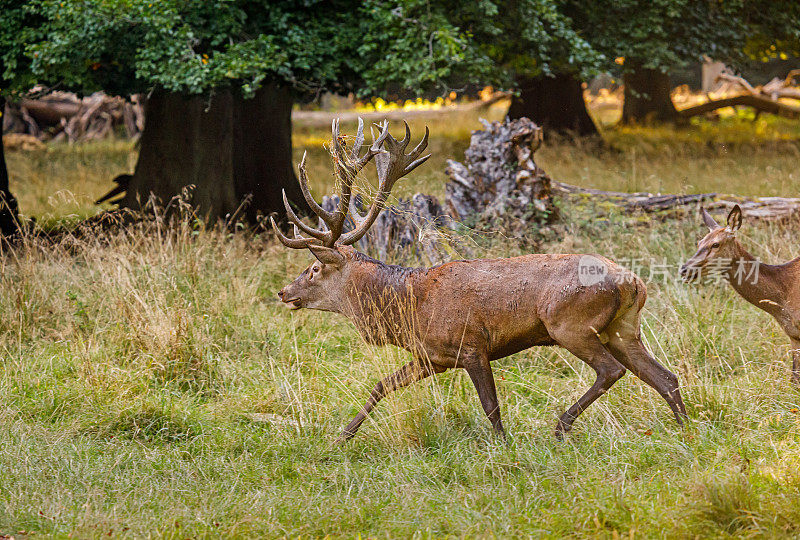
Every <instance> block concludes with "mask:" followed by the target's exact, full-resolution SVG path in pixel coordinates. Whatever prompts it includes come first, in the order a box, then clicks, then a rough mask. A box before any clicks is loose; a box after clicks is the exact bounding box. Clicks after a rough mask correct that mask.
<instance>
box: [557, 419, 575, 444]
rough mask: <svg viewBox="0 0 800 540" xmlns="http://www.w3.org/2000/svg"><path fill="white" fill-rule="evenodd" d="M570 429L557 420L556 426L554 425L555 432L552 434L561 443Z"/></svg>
mask: <svg viewBox="0 0 800 540" xmlns="http://www.w3.org/2000/svg"><path fill="white" fill-rule="evenodd" d="M571 429H572V426H568V425H566V424H564V423H562V422H561V421H560V420H559V422H558V424H556V430H555V432H554V433H553V434H554V435H555V436H556V439H558V440H559V441H563V440H564V438H565V437H566V436H567V433H569V431H570V430H571Z"/></svg>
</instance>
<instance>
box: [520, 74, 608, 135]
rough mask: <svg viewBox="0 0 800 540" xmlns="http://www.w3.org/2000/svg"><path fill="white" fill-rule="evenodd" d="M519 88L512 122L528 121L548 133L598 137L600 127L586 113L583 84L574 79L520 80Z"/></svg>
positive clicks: (537, 78)
mask: <svg viewBox="0 0 800 540" xmlns="http://www.w3.org/2000/svg"><path fill="white" fill-rule="evenodd" d="M517 84H518V85H519V90H520V93H519V96H514V97H513V98H512V99H511V106H510V107H509V108H508V117H509V119H511V120H517V119H519V118H523V117H525V118H528V119H530V120H533V121H534V122H535V123H536V124H538V125H539V126H541V127H543V128H544V130H545V133H548V132H551V131H555V132H559V133H568V134H573V135H596V134H597V127H595V125H594V122H593V121H592V118H591V117H590V116H589V113H588V112H587V111H586V102H585V101H584V99H583V89H582V88H581V83H580V81H578V80H577V79H576V78H575V77H573V76H572V75H569V74H565V73H559V74H557V75H556V76H555V77H547V76H541V77H536V78H532V79H531V78H519V79H517Z"/></svg>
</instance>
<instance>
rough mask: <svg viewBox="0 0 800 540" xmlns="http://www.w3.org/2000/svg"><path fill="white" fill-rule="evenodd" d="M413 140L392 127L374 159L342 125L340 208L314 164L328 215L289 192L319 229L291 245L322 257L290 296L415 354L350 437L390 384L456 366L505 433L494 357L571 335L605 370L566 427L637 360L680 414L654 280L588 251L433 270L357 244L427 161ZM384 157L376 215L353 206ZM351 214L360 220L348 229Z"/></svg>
mask: <svg viewBox="0 0 800 540" xmlns="http://www.w3.org/2000/svg"><path fill="white" fill-rule="evenodd" d="M409 140H410V133H409V132H408V126H406V137H405V138H404V139H403V140H402V141H400V142H398V141H396V140H395V139H394V138H393V137H391V135H389V134H388V129H387V127H386V125H384V126H383V130H382V132H381V134H380V135H379V136H378V138H377V139H376V140H375V142H374V143H373V145H372V146H371V147H370V148H369V150H368V151H367V153H366V154H365V155H364V156H363V157H359V155H358V152H359V148H360V147H361V144H362V143H363V132H362V127H361V125H359V132H358V134H357V136H356V144H355V145H354V149H353V151H352V152H351V154H350V156H349V157H348V156H346V155H345V152H344V149H343V147H342V145H341V143H340V140H339V136H338V124H337V123H335V122H334V125H333V144H332V146H333V148H334V157H335V162H336V164H337V171H338V172H339V173H340V174H339V178H340V180H341V183H342V186H343V190H342V196H341V198H340V207H339V210H338V211H337V212H335V213H328V212H326V211H325V210H323V209H322V208H321V207H320V206H319V205H318V204H316V203H315V202H314V200H313V198H312V197H311V195H310V193H309V192H308V187H307V180H306V175H305V167H304V165H303V163H301V165H300V185H301V188H302V189H303V194H304V196H305V198H306V201H307V202H308V203H309V206H311V208H312V209H313V210H314V212H315V213H317V214H318V215H319V216H320V219H321V220H322V221H323V222H324V223H325V224H326V225H327V227H326V228H324V229H323V228H320V229H314V228H312V227H310V226H308V225H306V224H305V223H303V222H302V220H300V219H299V218H297V216H296V215H294V212H292V210H291V208H290V207H289V204H288V201H285V202H286V207H287V215H288V217H289V219H290V220H291V221H293V222H294V223H295V225H296V227H298V228H299V229H300V230H302V231H303V232H305V233H306V234H308V235H310V236H311V238H309V237H302V236H300V235H299V234H297V231H296V234H295V238H287V237H285V236H284V235H283V234H282V233H281V232H280V231H279V230H278V228H277V226H275V223H274V222H273V227H274V229H275V232H276V234H277V235H278V238H279V239H280V240H281V242H283V243H284V244H285V245H286V246H288V247H292V248H303V249H305V248H307V249H309V250H310V251H311V253H313V255H314V256H315V257H316V258H317V261H315V262H314V263H313V264H311V266H309V267H308V268H307V269H306V270H305V271H304V272H303V273H301V274H300V275H299V276H298V277H297V279H295V280H294V281H293V282H292V283H290V284H289V285H287V286H286V287H284V288H283V289H282V290H281V291H280V292H279V293H278V296H279V297H280V298H281V300H282V301H283V302H284V303H286V304H287V305H288V306H289V307H291V308H293V309H299V308H309V309H317V310H323V311H332V312H337V313H341V314H343V315H345V316H347V317H348V318H349V319H350V320H351V321H353V323H354V324H355V325H356V327H357V328H358V329H359V331H360V333H361V335H362V336H363V337H364V338H365V339H366V340H367V341H369V342H371V343H375V344H380V345H388V344H391V345H396V346H399V347H403V348H405V349H408V350H409V351H411V352H412V355H413V357H414V359H413V360H412V361H411V362H410V363H408V364H406V365H405V366H403V367H401V368H400V369H399V370H398V371H397V372H395V373H394V374H392V375H390V376H388V377H386V378H385V379H383V380H382V381H380V382H379V383H378V384H377V385H376V386H375V388H374V389H373V390H372V394H371V395H370V398H369V399H368V400H367V403H366V404H365V405H364V407H363V408H362V410H361V411H360V412H359V413H358V415H356V417H355V418H354V419H353V421H352V422H350V424H349V425H348V426H347V427H346V428H345V429H344V432H343V433H342V439H348V438H350V437H352V436H353V435H354V434H355V432H356V431H357V430H358V428H359V427H360V426H361V424H362V422H363V421H364V420H365V419H366V418H367V415H368V414H369V412H370V411H371V410H372V409H373V408H374V407H375V405H376V404H377V403H378V401H380V400H381V399H382V398H383V397H384V396H386V395H387V394H388V393H390V392H392V391H394V390H396V389H397V388H401V387H403V386H406V385H408V384H411V383H413V382H415V381H418V380H420V379H422V378H425V377H427V376H430V375H433V374H435V373H441V372H442V371H445V370H447V369H450V368H463V369H465V370H466V371H467V373H468V374H469V376H470V378H471V379H472V382H473V383H474V384H475V388H476V389H477V391H478V395H479V397H480V399H481V404H482V405H483V409H484V411H485V412H486V414H487V416H488V417H489V419H490V420H491V422H492V425H493V426H494V428H495V430H496V431H497V432H499V433H501V434H502V433H504V430H503V425H502V422H501V420H500V408H499V404H498V400H497V391H496V388H495V384H494V378H493V375H492V368H491V365H490V362H491V361H492V360H496V359H498V358H503V357H506V356H508V355H510V354H513V353H515V352H518V351H521V350H524V349H527V348H529V347H533V346H535V345H560V346H562V347H564V348H565V349H567V350H568V351H570V352H571V353H572V354H574V355H575V356H577V357H578V358H580V359H581V360H583V361H584V362H586V363H587V364H589V366H591V367H592V369H594V371H595V372H596V373H597V380H596V381H595V383H594V384H593V385H592V387H591V388H589V390H588V391H587V392H586V393H585V394H584V395H583V396H581V398H580V399H579V400H578V402H577V403H575V404H574V405H573V406H572V407H570V408H569V410H567V411H566V412H565V413H564V414H563V415H562V416H561V418H560V419H559V421H558V425H557V426H556V434H557V435H559V436H560V435H561V434H563V433H564V432H565V431H568V430H569V429H570V428H571V426H572V423H573V422H574V420H575V418H577V416H578V415H579V414H580V413H581V412H583V410H585V409H586V407H588V406H589V405H590V404H591V403H592V402H594V400H596V399H597V398H598V397H600V396H601V395H602V394H604V393H605V392H606V391H607V390H608V389H609V388H611V386H612V385H613V384H614V383H615V382H616V381H617V380H618V379H619V378H620V377H622V376H623V375H624V374H625V372H626V370H627V369H630V370H631V371H632V372H633V373H634V374H635V375H636V376H638V377H639V378H641V379H642V380H643V381H645V382H646V383H647V384H649V385H650V386H652V387H653V388H655V389H656V390H657V391H658V392H659V393H660V394H661V395H662V396H663V397H664V399H665V400H666V401H667V403H668V404H669V406H670V407H671V408H672V410H673V412H674V413H675V416H676V418H677V420H678V422H679V423H682V420H681V417H682V416H685V414H686V410H685V407H684V405H683V401H682V399H681V396H680V391H679V389H678V379H677V377H676V376H675V375H674V374H672V373H671V372H670V371H668V370H667V369H666V368H664V367H663V366H662V365H661V364H659V363H658V362H657V361H656V360H655V359H654V358H653V357H652V356H650V354H649V352H648V351H647V349H646V348H645V346H644V345H643V344H642V342H641V339H640V333H639V313H640V311H641V309H642V307H643V306H644V302H645V299H646V297H647V293H646V290H645V286H644V283H642V281H641V280H640V279H639V278H637V277H635V276H634V275H633V274H631V273H630V272H628V271H626V270H625V269H623V268H622V267H620V266H618V265H616V264H615V263H613V262H612V261H610V260H608V259H606V258H604V257H599V256H593V258H591V259H590V260H591V261H595V262H596V263H597V264H598V265H599V266H600V267H601V268H602V269H603V272H602V273H601V274H598V275H597V276H596V278H595V279H588V280H587V279H581V278H580V273H579V272H580V270H579V262H580V261H581V260H582V257H581V256H580V255H525V256H522V257H514V258H510V259H478V260H470V261H454V262H450V263H447V264H443V265H440V266H435V267H433V268H417V269H412V268H404V267H400V266H389V265H386V264H384V263H382V262H380V261H376V260H374V259H371V258H370V257H367V256H366V255H364V254H362V253H359V252H358V251H356V250H355V249H353V248H352V247H350V246H349V245H348V244H352V243H353V242H355V241H357V240H358V239H359V238H361V237H362V236H363V235H364V234H365V233H366V231H367V229H368V228H369V226H370V225H371V224H372V223H373V222H374V220H375V218H376V217H377V215H378V213H379V211H380V205H381V204H382V203H383V202H384V201H385V200H386V197H387V196H388V193H389V190H390V189H391V186H392V185H393V184H394V182H395V181H396V180H397V179H399V178H400V177H401V176H403V175H404V174H406V173H408V172H409V171H410V170H412V169H414V168H415V167H416V166H418V165H419V164H420V163H422V162H423V161H424V160H425V159H427V157H424V158H419V155H420V153H421V152H422V150H424V148H425V145H426V144H427V133H426V136H425V138H424V139H423V141H422V142H421V143H420V144H419V145H418V146H417V148H415V149H414V150H413V151H412V152H410V153H409V154H405V153H404V152H405V148H406V145H407V144H408V141H409ZM373 157H374V158H375V159H376V162H378V163H377V165H378V167H377V168H378V179H379V187H378V195H377V196H376V198H375V201H374V202H373V204H372V205H371V207H370V209H369V211H368V212H367V215H366V216H364V217H362V216H359V215H358V214H357V213H356V212H355V211H354V209H352V208H349V201H350V196H351V188H352V182H353V180H352V178H353V176H354V175H355V174H356V173H357V172H358V171H359V170H360V168H361V167H363V166H364V165H365V164H366V163H367V162H368V161H369V160H370V159H372V158H373ZM348 212H350V214H351V215H353V219H354V221H355V223H356V228H355V229H354V230H353V231H351V232H347V233H344V232H343V224H344V218H345V215H346V214H347V213H348Z"/></svg>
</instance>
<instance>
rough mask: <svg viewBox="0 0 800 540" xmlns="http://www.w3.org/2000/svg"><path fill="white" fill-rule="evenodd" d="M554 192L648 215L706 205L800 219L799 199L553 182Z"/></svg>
mask: <svg viewBox="0 0 800 540" xmlns="http://www.w3.org/2000/svg"><path fill="white" fill-rule="evenodd" d="M552 184H553V191H554V192H555V193H559V192H560V193H563V194H565V195H568V196H569V195H573V196H574V195H577V196H589V197H591V199H592V200H593V201H595V202H598V201H600V202H606V203H612V204H615V205H617V206H619V207H620V208H621V209H623V210H624V211H628V212H632V211H636V210H639V211H642V212H646V213H655V212H668V211H670V210H675V209H678V208H681V207H686V206H696V205H697V204H703V205H704V206H705V207H706V208H709V209H728V210H730V209H732V208H733V207H734V206H736V205H737V204H738V205H739V206H740V207H741V208H742V211H743V212H744V215H745V216H746V217H750V218H756V219H764V220H780V219H786V218H789V217H791V216H794V215H800V198H785V197H755V198H748V197H737V196H735V195H720V194H717V193H698V194H692V195H673V194H666V195H664V194H655V195H654V194H652V193H645V192H637V193H624V192H620V191H603V190H599V189H591V188H584V187H580V186H573V185H571V184H564V183H562V182H555V181H554V182H553V183H552Z"/></svg>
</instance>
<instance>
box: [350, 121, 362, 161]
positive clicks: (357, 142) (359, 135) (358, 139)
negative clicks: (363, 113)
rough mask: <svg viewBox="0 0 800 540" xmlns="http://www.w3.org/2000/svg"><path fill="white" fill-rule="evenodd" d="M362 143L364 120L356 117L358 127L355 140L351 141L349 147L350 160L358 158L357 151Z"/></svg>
mask: <svg viewBox="0 0 800 540" xmlns="http://www.w3.org/2000/svg"><path fill="white" fill-rule="evenodd" d="M363 145H364V120H362V119H361V117H360V116H359V117H358V129H357V130H356V140H355V141H353V148H351V149H350V161H356V160H357V159H358V153H359V152H360V151H361V147H362V146H363Z"/></svg>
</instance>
